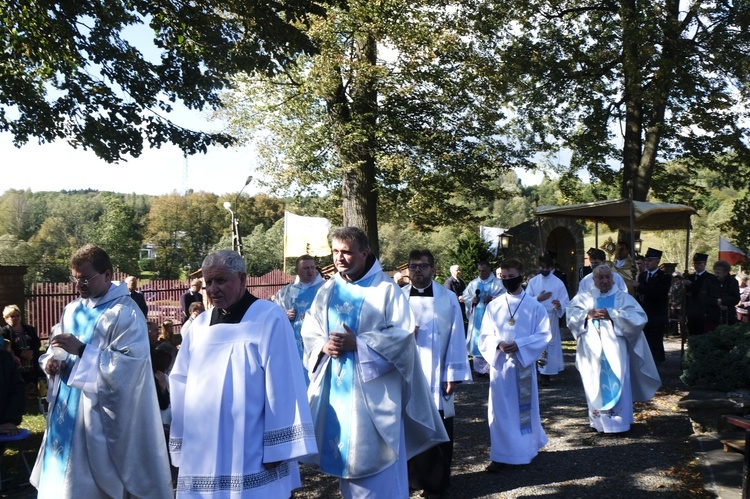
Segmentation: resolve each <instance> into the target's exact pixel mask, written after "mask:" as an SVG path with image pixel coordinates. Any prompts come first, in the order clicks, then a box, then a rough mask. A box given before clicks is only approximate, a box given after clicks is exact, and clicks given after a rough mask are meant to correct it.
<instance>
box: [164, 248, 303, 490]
mask: <svg viewBox="0 0 750 499" xmlns="http://www.w3.org/2000/svg"><path fill="white" fill-rule="evenodd" d="M202 270H203V280H204V281H205V283H206V294H207V295H208V298H209V300H210V301H211V303H213V305H214V308H213V309H212V310H211V311H210V312H206V313H203V314H201V315H199V316H198V317H197V318H196V319H195V321H194V322H193V325H192V327H191V328H190V331H188V333H187V334H186V336H185V337H184V338H183V340H182V345H181V347H180V351H179V353H178V354H177V359H176V360H175V364H174V367H173V368H172V372H171V374H170V377H169V386H170V393H171V402H172V427H171V434H170V439H169V447H170V453H171V455H172V462H173V464H174V466H176V467H179V469H180V471H179V477H178V479H177V497H178V498H194V499H198V498H206V497H212V498H227V499H228V498H232V499H239V498H263V499H268V498H272V497H279V498H288V497H290V496H291V494H292V490H293V489H295V488H298V487H299V486H300V474H299V466H298V464H297V459H299V458H302V457H305V456H309V455H311V454H315V453H317V447H316V444H315V434H314V430H313V425H312V418H311V416H310V408H309V406H308V404H307V398H306V394H305V390H306V386H305V379H304V377H303V375H302V370H301V366H300V360H299V354H298V353H297V347H296V345H295V342H294V334H293V332H292V328H291V326H290V324H289V319H288V318H287V316H286V314H285V313H284V311H283V310H282V309H281V308H279V307H278V306H277V305H275V304H273V303H271V302H270V301H266V300H258V299H257V298H256V297H255V296H253V295H251V294H250V293H249V292H248V291H247V289H246V288H245V283H246V281H247V273H246V270H245V261H244V260H243V259H242V257H241V256H240V255H239V254H237V253H236V252H234V251H230V250H219V251H216V252H214V253H211V254H209V255H208V256H207V257H206V258H205V260H203V265H202Z"/></svg>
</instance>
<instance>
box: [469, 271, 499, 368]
mask: <svg viewBox="0 0 750 499" xmlns="http://www.w3.org/2000/svg"><path fill="white" fill-rule="evenodd" d="M477 272H478V274H479V275H478V276H477V278H476V279H473V280H472V281H471V282H470V283H469V284H468V285H467V286H466V289H465V290H464V294H463V300H464V305H465V306H466V318H467V320H468V321H469V327H468V329H467V334H466V349H467V350H468V352H469V355H471V356H472V357H473V359H472V364H473V365H474V372H476V373H477V374H478V375H480V376H486V375H487V373H488V372H490V366H489V365H487V362H486V361H485V360H484V359H483V358H482V353H481V352H480V351H479V346H478V345H479V331H480V329H481V327H482V320H483V319H484V314H485V310H486V309H487V304H488V303H490V302H491V301H492V300H493V299H495V298H497V297H498V296H500V295H501V294H503V293H504V292H505V289H503V284H502V282H501V281H500V279H498V278H497V277H495V275H493V274H492V269H491V268H490V265H489V263H487V262H485V261H482V262H479V265H477Z"/></svg>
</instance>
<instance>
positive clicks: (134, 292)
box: [125, 275, 148, 320]
mask: <svg viewBox="0 0 750 499" xmlns="http://www.w3.org/2000/svg"><path fill="white" fill-rule="evenodd" d="M125 284H127V286H128V291H130V297H131V298H132V299H133V301H134V302H135V304H136V305H138V308H140V309H141V312H143V317H144V318H145V319H146V320H148V305H146V298H144V296H143V293H141V292H140V291H138V278H137V277H135V276H132V275H130V276H128V277H126V278H125Z"/></svg>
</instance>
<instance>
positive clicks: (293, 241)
mask: <svg viewBox="0 0 750 499" xmlns="http://www.w3.org/2000/svg"><path fill="white" fill-rule="evenodd" d="M330 230H331V222H329V221H328V219H327V218H323V217H303V216H300V215H295V214H294V213H290V212H288V211H285V212H284V258H291V257H297V256H302V255H310V256H326V255H330V254H331V246H330V245H329V244H328V232H329V231H330Z"/></svg>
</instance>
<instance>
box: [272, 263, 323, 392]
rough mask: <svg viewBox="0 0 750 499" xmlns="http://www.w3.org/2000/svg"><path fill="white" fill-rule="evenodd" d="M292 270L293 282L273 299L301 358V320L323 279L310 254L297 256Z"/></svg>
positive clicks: (305, 371)
mask: <svg viewBox="0 0 750 499" xmlns="http://www.w3.org/2000/svg"><path fill="white" fill-rule="evenodd" d="M294 270H295V273H296V274H297V276H296V277H295V278H294V282H292V283H290V284H287V285H286V286H284V287H283V288H281V289H280V290H279V291H278V293H276V296H275V297H274V299H273V301H274V302H276V304H277V305H279V306H280V307H281V308H283V309H284V311H285V312H286V316H287V317H289V322H291V323H292V329H293V330H294V341H295V342H296V343H297V351H298V352H299V358H300V360H301V359H302V357H303V355H304V353H305V347H304V346H303V345H302V321H303V320H304V319H305V314H306V313H307V311H308V310H309V309H310V306H312V302H313V299H314V298H315V295H316V294H317V292H318V290H319V289H320V287H321V286H322V285H323V282H324V281H323V278H322V277H321V276H320V274H319V273H318V270H317V269H316V268H315V259H314V258H313V257H311V256H310V255H302V256H300V257H299V258H297V261H296V262H295V264H294ZM302 371H303V374H304V375H305V382H306V383H307V384H310V378H309V377H308V376H307V370H305V369H303V370H302Z"/></svg>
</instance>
